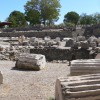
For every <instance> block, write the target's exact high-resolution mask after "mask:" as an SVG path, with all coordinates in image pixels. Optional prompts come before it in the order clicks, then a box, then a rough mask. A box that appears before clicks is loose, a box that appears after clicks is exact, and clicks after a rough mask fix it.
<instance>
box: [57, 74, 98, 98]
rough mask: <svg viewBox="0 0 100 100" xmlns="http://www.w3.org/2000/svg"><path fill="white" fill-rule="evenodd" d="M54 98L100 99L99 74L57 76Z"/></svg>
mask: <svg viewBox="0 0 100 100" xmlns="http://www.w3.org/2000/svg"><path fill="white" fill-rule="evenodd" d="M55 99H56V100H100V74H91V75H90V74H88V75H81V76H69V77H66V78H58V79H57V80H56V86H55Z"/></svg>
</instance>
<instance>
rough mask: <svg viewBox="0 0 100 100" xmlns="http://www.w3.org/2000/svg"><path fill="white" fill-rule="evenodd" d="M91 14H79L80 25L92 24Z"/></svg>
mask: <svg viewBox="0 0 100 100" xmlns="http://www.w3.org/2000/svg"><path fill="white" fill-rule="evenodd" d="M93 20H94V19H93V16H92V15H86V14H82V15H81V16H80V24H81V25H92V24H93Z"/></svg>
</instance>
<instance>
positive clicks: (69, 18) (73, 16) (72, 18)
mask: <svg viewBox="0 0 100 100" xmlns="http://www.w3.org/2000/svg"><path fill="white" fill-rule="evenodd" d="M79 18H80V16H79V14H78V13H76V12H74V11H71V12H68V13H67V14H65V16H64V23H65V24H68V23H71V24H74V25H76V24H77V23H78V20H79Z"/></svg>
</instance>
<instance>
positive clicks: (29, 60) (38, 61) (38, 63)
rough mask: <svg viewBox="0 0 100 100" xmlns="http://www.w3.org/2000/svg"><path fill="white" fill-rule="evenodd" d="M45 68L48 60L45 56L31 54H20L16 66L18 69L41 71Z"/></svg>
mask: <svg viewBox="0 0 100 100" xmlns="http://www.w3.org/2000/svg"><path fill="white" fill-rule="evenodd" d="M45 66H46V59H45V56H44V55H41V54H29V53H23V54H20V56H19V57H18V60H17V61H16V64H15V67H16V68H19V69H29V70H30V69H32V70H41V69H43V68H45Z"/></svg>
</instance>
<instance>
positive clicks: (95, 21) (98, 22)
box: [93, 13, 100, 24]
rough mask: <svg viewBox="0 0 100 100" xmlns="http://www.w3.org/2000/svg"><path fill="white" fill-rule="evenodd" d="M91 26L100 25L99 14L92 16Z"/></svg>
mask: <svg viewBox="0 0 100 100" xmlns="http://www.w3.org/2000/svg"><path fill="white" fill-rule="evenodd" d="M93 24H100V14H99V13H95V14H93Z"/></svg>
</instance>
